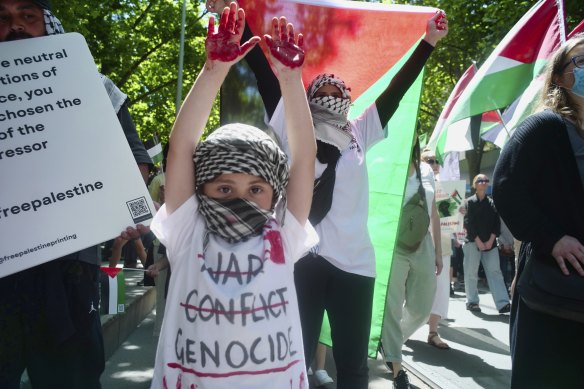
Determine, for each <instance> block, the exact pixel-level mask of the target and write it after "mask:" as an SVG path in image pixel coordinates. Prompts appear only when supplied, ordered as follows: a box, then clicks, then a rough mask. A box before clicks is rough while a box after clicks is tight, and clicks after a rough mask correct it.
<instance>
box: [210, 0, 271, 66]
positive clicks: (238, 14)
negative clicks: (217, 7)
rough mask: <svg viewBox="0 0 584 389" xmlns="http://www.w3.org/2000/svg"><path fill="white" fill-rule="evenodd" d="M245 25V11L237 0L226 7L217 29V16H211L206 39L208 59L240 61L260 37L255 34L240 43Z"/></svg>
mask: <svg viewBox="0 0 584 389" xmlns="http://www.w3.org/2000/svg"><path fill="white" fill-rule="evenodd" d="M244 27H245V12H244V10H243V8H238V7H237V4H236V3H235V2H232V3H231V4H230V5H229V8H225V9H224V10H223V12H222V13H221V18H220V19H219V28H218V30H217V31H215V17H214V16H211V17H210V18H209V29H208V31H207V39H206V40H205V49H206V51H207V59H209V60H212V61H218V62H225V63H235V62H237V61H239V60H240V59H241V58H242V57H243V56H244V55H245V54H246V53H247V52H248V51H249V50H251V48H252V47H254V46H255V45H256V44H257V43H258V42H259V41H260V38H259V37H256V36H254V37H253V38H251V39H250V40H248V41H247V42H245V43H244V44H242V45H240V43H239V41H240V40H241V35H242V34H243V28H244Z"/></svg>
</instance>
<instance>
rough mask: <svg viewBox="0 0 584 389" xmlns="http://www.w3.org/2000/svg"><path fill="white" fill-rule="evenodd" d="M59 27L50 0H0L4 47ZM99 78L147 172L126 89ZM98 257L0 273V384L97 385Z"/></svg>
mask: <svg viewBox="0 0 584 389" xmlns="http://www.w3.org/2000/svg"><path fill="white" fill-rule="evenodd" d="M62 33H64V30H63V26H62V25H61V22H60V21H59V20H58V19H57V17H56V16H55V15H53V13H52V11H51V6H50V3H49V1H48V0H34V1H32V0H0V52H1V51H2V42H4V41H13V40H19V39H29V38H36V37H41V36H45V35H55V34H62ZM102 82H103V84H104V87H105V88H106V91H107V92H108V95H109V96H110V100H111V102H112V106H113V107H114V109H115V112H116V114H117V116H118V119H119V121H120V124H121V127H122V129H123V130H124V134H125V136H126V139H127V141H128V144H129V145H130V148H131V149H132V153H133V154H134V157H135V160H136V163H137V165H138V167H139V168H140V170H141V172H142V173H143V174H142V175H143V177H144V178H145V179H146V178H147V176H148V169H149V165H150V164H151V163H152V161H151V159H150V157H149V156H148V153H147V151H146V149H145V148H144V145H143V144H142V142H141V141H140V138H139V137H138V134H137V132H136V128H135V127H134V123H133V122H132V119H131V117H130V114H129V111H128V102H127V97H126V95H125V94H123V93H122V92H121V91H120V90H119V89H118V88H117V87H116V86H115V85H114V83H113V82H112V81H111V80H110V79H108V78H107V77H105V76H102ZM88 147H91V145H88ZM71 163H76V161H71ZM47 174H58V172H57V171H54V170H50V169H49V170H47ZM89 222H92V221H89ZM32 227H33V228H51V226H50V225H41V226H32ZM99 263H100V258H99V256H98V249H97V247H96V246H93V247H89V248H86V249H83V250H81V251H78V252H76V253H72V254H69V255H67V256H65V257H62V258H58V259H56V260H53V261H49V262H46V263H44V264H42V265H39V266H35V267H33V268H30V269H26V270H23V271H21V272H18V273H15V274H12V275H10V276H6V277H3V278H0V388H2V389H17V388H20V380H21V376H22V373H23V371H24V370H25V369H26V370H27V372H28V376H29V379H30V382H31V384H32V386H33V387H34V388H51V389H52V388H71V389H73V388H88V389H93V388H100V376H101V374H102V373H103V370H104V368H105V356H104V344H103V337H102V330H101V321H100V317H99V313H98V311H97V310H96V308H97V307H98V304H99V294H98V287H97V285H98V284H97V282H98V274H99Z"/></svg>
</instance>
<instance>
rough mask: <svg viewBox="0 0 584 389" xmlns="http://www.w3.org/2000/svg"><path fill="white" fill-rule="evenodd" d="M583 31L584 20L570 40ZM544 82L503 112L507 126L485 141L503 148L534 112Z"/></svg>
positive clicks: (537, 81) (485, 136) (535, 82)
mask: <svg viewBox="0 0 584 389" xmlns="http://www.w3.org/2000/svg"><path fill="white" fill-rule="evenodd" d="M583 31H584V20H583V21H581V22H580V24H578V26H576V28H574V30H572V32H570V34H568V39H570V38H572V37H573V36H574V35H576V34H577V33H579V32H583ZM558 43H559V42H558ZM543 82H544V80H543V75H540V76H539V77H537V78H535V79H534V80H533V81H532V82H531V83H530V84H529V86H528V87H527V89H526V90H525V92H523V94H522V95H521V96H519V98H517V100H515V101H514V102H513V104H511V105H510V106H509V107H508V108H507V109H506V110H505V112H503V121H504V123H505V124H504V125H500V126H497V127H495V128H493V129H491V130H490V131H489V132H487V133H485V134H483V139H486V140H489V141H491V142H493V143H494V144H496V145H497V146H499V147H500V148H503V147H504V146H505V144H506V143H507V141H508V140H509V138H510V137H511V135H512V134H513V132H515V130H516V129H517V127H518V126H519V124H521V123H522V122H523V120H525V118H527V117H528V116H529V115H531V114H532V113H533V112H534V110H535V108H536V105H537V102H538V100H539V98H540V95H541V88H543Z"/></svg>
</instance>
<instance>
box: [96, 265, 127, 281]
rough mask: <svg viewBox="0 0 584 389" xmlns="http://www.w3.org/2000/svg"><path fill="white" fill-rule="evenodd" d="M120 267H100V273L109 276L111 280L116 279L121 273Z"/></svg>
mask: <svg viewBox="0 0 584 389" xmlns="http://www.w3.org/2000/svg"><path fill="white" fill-rule="evenodd" d="M122 270H124V269H122V268H121V267H109V266H102V267H101V271H102V272H104V273H105V274H107V275H108V276H110V277H111V278H116V277H117V275H118V273H119V272H121V271H122Z"/></svg>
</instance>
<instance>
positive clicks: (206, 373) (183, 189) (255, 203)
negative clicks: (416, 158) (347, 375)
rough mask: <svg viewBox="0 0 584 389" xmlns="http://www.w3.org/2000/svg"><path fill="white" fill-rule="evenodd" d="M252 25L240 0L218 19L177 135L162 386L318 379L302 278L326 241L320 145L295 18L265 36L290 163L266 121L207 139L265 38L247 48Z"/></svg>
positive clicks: (266, 386) (256, 387) (249, 387)
mask: <svg viewBox="0 0 584 389" xmlns="http://www.w3.org/2000/svg"><path fill="white" fill-rule="evenodd" d="M244 25H245V13H244V11H243V10H242V9H238V8H237V6H236V4H235V3H232V4H231V6H230V8H226V9H225V10H223V12H222V15H221V18H220V21H219V28H218V31H217V32H215V19H214V17H211V18H210V20H209V30H208V33H207V39H206V41H205V48H206V54H207V59H206V62H205V65H204V67H203V69H202V70H201V72H200V74H199V76H198V77H197V79H196V81H195V83H194V85H193V87H192V88H191V91H190V92H189V94H188V96H187V98H186V99H185V101H184V103H183V105H182V107H181V109H180V112H179V114H178V116H177V119H176V122H175V124H174V126H173V129H172V132H171V134H170V140H169V144H170V148H169V153H168V166H167V168H166V182H165V184H166V186H165V203H164V205H163V206H162V207H161V208H160V210H159V211H158V213H157V214H156V216H155V217H154V220H153V221H152V224H151V228H152V231H153V232H154V233H155V234H156V236H157V237H158V238H159V239H160V242H161V243H163V244H164V246H165V247H166V248H167V254H168V260H169V262H170V265H171V268H172V281H171V283H170V287H169V290H168V300H167V301H168V302H167V305H166V308H165V312H164V324H163V326H162V331H161V333H160V340H159V343H158V348H157V351H156V363H155V368H154V376H153V379H152V388H157V389H158V388H168V387H173V388H174V387H183V388H187V387H188V388H195V387H196V388H215V389H220V388H225V389H227V388H238V389H271V388H308V386H309V384H308V378H307V374H306V366H305V362H304V352H303V350H302V331H301V325H300V318H299V314H298V303H297V299H296V292H295V287H294V274H293V273H294V263H295V262H296V261H297V260H298V259H299V258H300V257H301V255H302V254H303V253H304V252H305V251H306V250H308V249H309V248H310V247H312V246H313V245H314V244H316V242H317V241H318V237H317V235H316V231H314V229H313V228H312V226H311V225H310V223H309V222H308V214H309V211H310V200H311V197H312V181H313V177H314V160H315V154H316V142H315V139H314V131H313V125H312V120H311V118H310V114H309V107H308V101H307V99H306V95H305V94H304V88H303V85H302V78H301V76H302V63H303V60H302V58H304V50H303V48H302V43H301V42H302V39H301V37H300V36H297V35H296V34H295V33H294V29H293V26H292V25H291V24H288V23H287V22H286V21H285V20H282V19H280V20H279V21H277V28H276V31H273V33H272V35H267V36H265V37H264V38H265V39H266V42H267V44H268V47H270V48H272V50H271V51H270V53H271V55H272V58H273V62H274V63H275V66H276V67H277V69H278V74H279V79H278V83H279V87H280V88H281V89H282V92H283V96H284V101H285V103H284V104H286V108H287V116H286V121H287V123H288V124H289V126H290V129H291V130H290V134H289V136H290V141H291V145H292V146H291V150H292V152H291V160H292V161H291V164H290V167H288V165H287V163H286V162H287V157H286V155H285V154H284V153H283V152H282V150H281V149H280V148H279V147H278V145H277V144H276V143H275V142H274V141H273V140H272V139H271V138H269V137H268V135H266V134H265V133H264V132H262V131H261V130H259V129H257V128H255V127H251V126H248V125H245V124H239V123H236V124H228V125H225V126H223V127H220V128H219V129H217V130H215V131H214V132H213V133H212V134H211V135H209V136H208V137H207V138H206V139H205V140H201V139H200V138H201V135H202V134H203V130H204V128H205V123H206V121H207V118H208V117H209V114H210V112H211V107H212V103H213V100H214V99H215V97H216V95H217V92H218V91H219V88H220V86H221V84H222V83H223V81H224V79H225V77H226V76H227V74H228V72H229V69H230V68H231V67H232V65H234V64H235V63H236V62H238V61H239V60H241V59H242V58H243V57H244V56H245V55H246V54H247V52H248V51H249V49H251V48H252V47H253V46H254V45H256V44H257V43H258V41H259V40H260V38H259V37H250V39H249V40H246V41H244V42H241V43H240V39H241V34H242V32H243V26H244ZM284 29H285V30H286V31H288V34H287V38H286V39H285V40H283V39H282V35H281V31H283V30H284ZM298 35H300V34H298ZM225 36H227V37H228V38H226V39H225V38H224V37H225ZM274 47H277V50H276V49H273V48H274ZM283 53H284V54H286V55H283V57H279V56H278V55H280V54H283ZM289 58H294V59H295V60H292V61H289V60H287V59H289ZM296 59H298V60H296ZM193 152H194V155H193ZM193 161H194V163H193ZM209 303H211V305H213V307H214V308H211V309H209V308H210V305H209ZM195 350H196V351H195ZM209 350H211V353H213V354H214V356H212V357H211V359H213V361H211V360H210V359H206V356H207V355H210V354H209ZM212 350H215V351H212ZM195 354H197V357H195ZM201 355H202V356H201ZM200 356H201V357H200Z"/></svg>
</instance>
